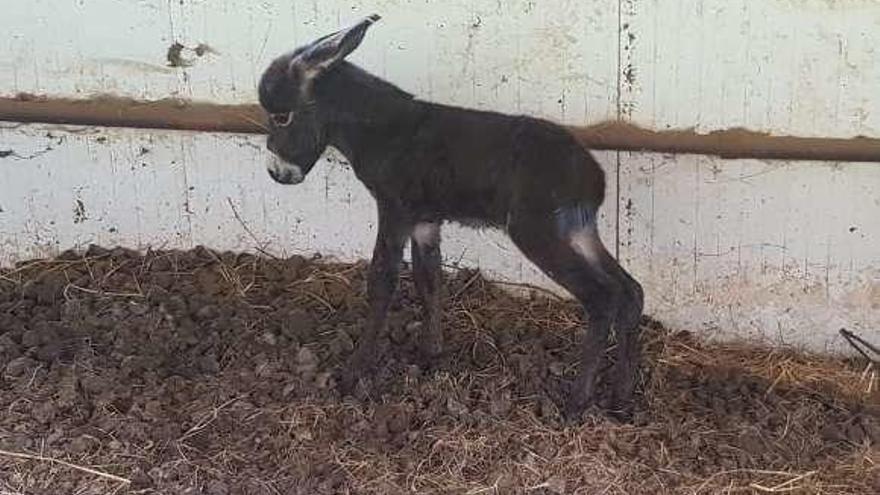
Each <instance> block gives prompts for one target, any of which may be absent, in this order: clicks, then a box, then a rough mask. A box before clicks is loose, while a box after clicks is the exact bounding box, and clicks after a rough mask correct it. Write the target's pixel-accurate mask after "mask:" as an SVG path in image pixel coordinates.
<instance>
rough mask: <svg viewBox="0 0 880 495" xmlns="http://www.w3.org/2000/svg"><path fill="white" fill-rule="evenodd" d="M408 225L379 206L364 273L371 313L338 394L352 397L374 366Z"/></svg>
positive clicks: (395, 282)
mask: <svg viewBox="0 0 880 495" xmlns="http://www.w3.org/2000/svg"><path fill="white" fill-rule="evenodd" d="M409 230H410V229H409V225H408V223H407V222H406V221H404V219H403V217H402V216H401V215H398V214H396V213H395V212H394V211H393V210H392V209H390V208H388V207H387V206H384V205H381V204H380V205H379V231H378V234H377V236H376V246H375V247H374V249H373V259H372V261H371V262H370V269H369V271H368V273H367V302H368V303H369V306H370V309H369V314H368V316H367V323H366V326H365V327H364V328H363V331H362V333H361V336H360V339H359V340H358V344H357V348H356V349H355V351H354V353H353V354H352V356H351V359H350V360H349V362H348V366H347V369H345V370H344V371H343V375H342V382H341V383H340V385H341V390H342V392H343V393H351V392H352V391H353V390H354V387H355V385H357V382H358V379H359V378H360V377H361V376H364V375H365V374H367V373H369V372H370V371H372V370H373V368H374V367H375V365H376V361H377V358H378V354H379V350H380V349H379V339H380V338H382V337H384V336H385V333H386V332H385V330H386V322H387V316H388V307H389V306H390V305H391V298H392V297H394V291H395V289H396V288H397V278H398V275H399V272H400V263H401V260H402V258H403V246H404V244H405V243H406V237H407V234H408V233H409Z"/></svg>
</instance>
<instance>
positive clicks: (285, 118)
mask: <svg viewBox="0 0 880 495" xmlns="http://www.w3.org/2000/svg"><path fill="white" fill-rule="evenodd" d="M269 118H271V119H272V122H274V123H275V125H276V126H278V127H287V126H289V125H290V123H291V122H293V112H285V113H273V114H270V115H269Z"/></svg>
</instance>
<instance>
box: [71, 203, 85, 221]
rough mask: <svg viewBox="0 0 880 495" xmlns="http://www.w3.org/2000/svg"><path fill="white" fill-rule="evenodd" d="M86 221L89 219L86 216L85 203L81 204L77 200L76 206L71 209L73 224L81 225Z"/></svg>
mask: <svg viewBox="0 0 880 495" xmlns="http://www.w3.org/2000/svg"><path fill="white" fill-rule="evenodd" d="M88 219H89V217H88V216H87V215H86V205H85V203H83V202H82V200H81V199H77V200H76V204H75V205H74V207H73V223H83V222H85V221H86V220H88Z"/></svg>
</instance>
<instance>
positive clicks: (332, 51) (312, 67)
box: [294, 14, 380, 76]
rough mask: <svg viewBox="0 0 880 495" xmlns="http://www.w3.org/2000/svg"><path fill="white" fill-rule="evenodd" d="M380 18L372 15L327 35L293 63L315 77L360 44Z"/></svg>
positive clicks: (310, 46)
mask: <svg viewBox="0 0 880 495" xmlns="http://www.w3.org/2000/svg"><path fill="white" fill-rule="evenodd" d="M379 19H380V17H379V16H378V15H376V14H373V15H371V16H369V17H366V18H364V19H363V20H362V21H360V22H358V23H357V24H355V25H354V26H351V27H349V28H347V29H343V30H341V31H337V32H335V33H333V34H328V35H327V36H324V37H322V38H319V39H318V40H316V41H314V42H313V43H312V44H311V45H309V46H308V47H307V48H306V49H305V50H304V51H303V53H302V55H300V56H299V57H297V60H294V63H297V64H301V66H302V67H303V68H304V69H305V70H306V73H307V74H309V75H310V76H317V75H319V74H320V73H322V72H324V71H326V70H327V69H329V68H331V67H333V66H334V65H336V64H338V63H339V62H341V61H342V60H343V59H345V57H347V56H348V55H349V54H350V53H351V52H353V51H354V50H355V48H357V47H358V45H360V44H361V41H363V39H364V35H366V34H367V28H369V27H370V26H371V25H372V24H373V23H374V22H376V21H378V20H379Z"/></svg>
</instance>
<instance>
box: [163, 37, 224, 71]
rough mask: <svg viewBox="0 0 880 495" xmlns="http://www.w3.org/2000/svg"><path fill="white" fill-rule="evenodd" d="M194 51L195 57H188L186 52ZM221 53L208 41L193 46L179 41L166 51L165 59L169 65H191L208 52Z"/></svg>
mask: <svg viewBox="0 0 880 495" xmlns="http://www.w3.org/2000/svg"><path fill="white" fill-rule="evenodd" d="M186 52H192V53H193V54H194V55H195V57H186V56H184V53H186ZM209 53H211V54H219V53H220V52H218V51H217V50H215V49H214V48H212V47H211V45H208V44H207V43H199V44H198V45H196V46H195V47H193V48H189V47H187V46H186V45H184V44H183V43H180V42H179V41H175V42H174V43H172V44H171V45H170V46H169V47H168V50H167V51H166V52H165V60H166V61H167V62H168V66H169V67H191V66H192V65H193V64H194V63H195V61H196V60H197V59H199V58H201V57H204V56H205V55H207V54H209Z"/></svg>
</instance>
